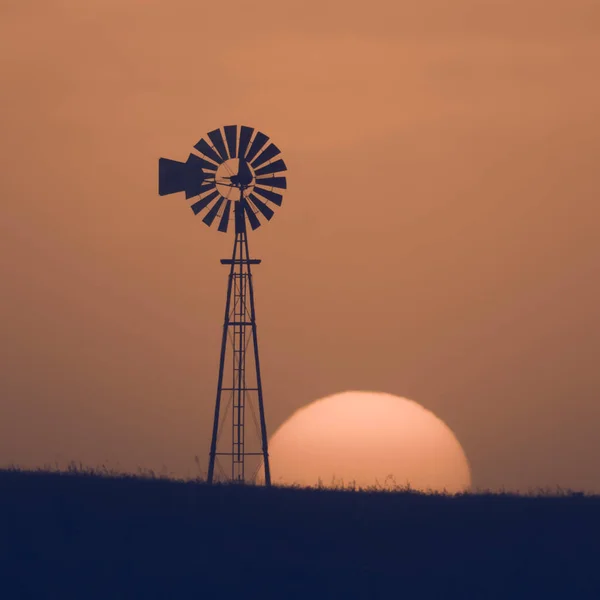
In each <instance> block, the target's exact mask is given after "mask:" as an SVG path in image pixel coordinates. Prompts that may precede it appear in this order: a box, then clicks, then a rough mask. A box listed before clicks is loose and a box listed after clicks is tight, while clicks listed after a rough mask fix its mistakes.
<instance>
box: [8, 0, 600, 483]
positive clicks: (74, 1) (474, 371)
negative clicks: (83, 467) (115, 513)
mask: <svg viewBox="0 0 600 600" xmlns="http://www.w3.org/2000/svg"><path fill="white" fill-rule="evenodd" d="M599 60H600V5H599V4H598V2H597V1H596V0H561V1H557V0H554V1H552V0H546V1H542V0H488V1H485V2H484V1H481V0H456V1H455V2H448V1H447V0H429V1H421V2H410V3H409V2H402V1H401V0H390V1H387V2H384V1H383V0H373V1H371V2H369V3H362V2H361V3H358V2H354V3H353V2H331V1H327V0H319V1H318V2H317V1H314V0H302V1H301V2H300V1H298V2H295V1H290V2H285V3H281V2H275V1H274V0H267V1H266V2H261V3H259V7H258V8H257V7H256V6H255V3H249V2H243V1H241V0H238V1H231V2H228V3H226V4H223V3H218V2H214V3H203V2H198V1H191V0H169V1H168V2H167V1H166V0H161V1H158V0H153V1H149V0H145V1H144V2H142V1H141V0H138V1H134V0H87V1H86V2H81V1H80V0H53V1H42V0H38V1H36V2H34V1H33V0H18V1H17V0H9V1H8V2H3V3H2V4H1V5H0V76H1V81H2V87H1V93H0V131H1V132H2V135H1V136H0V164H1V169H2V177H1V179H0V197H1V198H2V219H0V227H1V229H0V276H1V281H2V282H3V289H2V294H1V295H0V314H1V315H2V336H1V338H0V359H1V360H0V463H2V464H7V463H9V462H15V463H18V464H21V465H27V466H30V465H39V464H43V463H54V462H55V461H59V462H60V463H63V464H64V463H66V462H67V461H69V460H72V459H73V460H81V461H82V462H84V463H87V464H91V465H94V464H100V463H107V464H109V465H110V466H115V467H120V468H126V469H135V468H136V467H137V466H141V467H148V468H155V469H157V470H160V469H161V468H162V466H163V465H165V467H166V469H167V470H168V471H171V472H175V473H178V474H184V475H185V474H187V473H189V474H191V475H195V474H196V467H195V465H194V460H193V457H194V455H199V457H200V461H201V464H202V465H203V466H204V465H205V464H206V457H207V452H208V441H209V435H210V420H211V418H212V411H213V402H214V392H215V385H216V368H217V360H218V349H219V343H220V327H221V320H222V312H223V303H224V297H225V284H226V270H225V268H224V267H222V266H221V265H220V264H219V259H220V258H222V257H225V256H226V255H228V254H229V253H230V245H231V242H232V239H231V237H230V236H223V235H222V234H219V233H217V231H216V229H210V230H209V229H208V228H206V227H205V226H204V224H203V223H202V222H201V220H200V219H198V218H194V217H193V214H192V212H191V211H190V210H189V208H188V207H187V206H186V201H185V199H184V198H183V197H179V196H169V197H162V198H161V197H159V196H158V195H157V186H156V170H157V158H158V157H159V156H167V157H170V158H175V159H181V160H183V159H185V158H186V157H187V154H188V152H189V151H190V150H191V148H192V146H193V144H194V143H196V142H197V141H198V139H199V138H200V137H202V135H204V134H205V133H206V132H207V131H209V130H211V129H214V128H215V127H218V126H220V125H225V124H229V123H240V124H248V125H251V126H254V127H257V128H259V129H261V130H263V131H265V132H266V133H267V134H269V135H270V136H271V137H272V138H273V140H275V141H276V143H277V145H278V146H279V147H280V148H281V149H282V150H283V152H284V156H285V159H286V162H287V163H288V166H289V169H290V170H289V191H288V193H287V195H286V197H285V201H284V206H283V207H282V209H281V210H280V211H278V213H277V216H276V218H275V219H274V220H273V221H272V222H271V223H270V224H269V225H268V226H265V227H264V228H261V229H260V230H258V231H257V232H256V233H255V234H254V235H252V238H251V250H252V252H253V254H255V255H257V256H259V257H260V258H262V259H263V263H262V265H261V266H260V267H258V268H257V271H256V276H255V283H256V286H257V287H256V294H257V311H258V319H259V336H260V342H261V359H262V363H263V379H264V385H265V401H266V408H267V418H268V425H269V429H270V431H271V432H274V431H275V428H276V427H277V426H279V425H280V424H281V423H282V422H283V421H284V420H285V419H286V418H287V417H288V416H289V415H290V414H291V413H292V412H293V411H294V410H295V409H297V408H298V407H299V406H302V405H304V404H306V403H308V402H310V401H311V400H313V399H316V398H319V397H322V396H324V395H327V394H329V393H334V392H338V391H343V390H345V389H369V390H380V391H385V392H390V393H394V394H399V395H402V396H406V397H409V398H413V399H414V400H416V401H418V402H419V403H421V404H423V405H424V406H425V407H427V408H428V409H430V410H432V411H433V412H434V413H435V414H437V415H438V416H440V418H442V419H443V420H444V421H445V422H446V423H447V424H448V425H449V426H450V427H451V428H452V429H453V431H454V432H455V433H456V435H457V437H458V439H459V440H460V442H461V444H462V445H463V447H464V449H465V451H466V453H467V455H468V457H469V460H470V462H471V466H472V468H473V477H474V484H475V485H476V486H481V487H500V486H506V487H508V488H519V489H528V488H530V487H536V486H554V485H556V484H559V485H561V486H564V487H568V486H571V487H575V488H585V489H590V490H591V489H593V490H596V491H600V464H599V457H600V437H598V435H597V431H598V426H599V424H600V402H599V396H600V369H599V368H598V356H599V355H600V326H599V321H598V316H597V315H598V307H599V306H600V278H599V277H598V275H599V274H598V270H599V267H598V265H599V264H600V262H599V261H600V241H599V240H598V236H597V229H598V217H599V216H600V208H599V198H600V193H599V192H600V172H599V170H598V156H599V155H600V83H599V80H598V65H599Z"/></svg>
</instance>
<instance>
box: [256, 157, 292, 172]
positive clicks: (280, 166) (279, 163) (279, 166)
mask: <svg viewBox="0 0 600 600" xmlns="http://www.w3.org/2000/svg"><path fill="white" fill-rule="evenodd" d="M282 171H287V166H286V164H285V163H284V162H283V160H281V158H280V159H279V160H276V161H275V162H273V163H271V164H269V165H267V166H266V167H261V168H260V169H258V170H257V171H254V174H255V175H256V176H257V177H260V176H261V175H270V174H271V173H280V172H282Z"/></svg>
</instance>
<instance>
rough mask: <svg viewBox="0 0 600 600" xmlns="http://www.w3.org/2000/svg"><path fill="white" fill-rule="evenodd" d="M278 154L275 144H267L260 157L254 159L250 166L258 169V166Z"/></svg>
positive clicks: (279, 151)
mask: <svg viewBox="0 0 600 600" xmlns="http://www.w3.org/2000/svg"><path fill="white" fill-rule="evenodd" d="M280 153H281V150H280V149H279V148H278V147H277V146H276V145H275V144H269V145H268V146H267V147H266V149H265V150H264V151H263V152H262V153H261V155H260V156H259V157H258V158H255V159H254V160H253V161H252V163H251V164H252V166H253V167H254V168H256V167H260V165H262V164H264V163H266V162H267V161H268V160H271V159H272V158H273V157H274V156H277V155H278V154H280Z"/></svg>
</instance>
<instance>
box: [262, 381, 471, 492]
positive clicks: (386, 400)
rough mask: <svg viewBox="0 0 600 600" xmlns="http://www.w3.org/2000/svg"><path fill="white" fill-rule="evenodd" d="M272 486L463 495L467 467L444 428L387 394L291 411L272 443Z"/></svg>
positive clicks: (348, 395) (352, 396) (341, 397)
mask: <svg viewBox="0 0 600 600" xmlns="http://www.w3.org/2000/svg"><path fill="white" fill-rule="evenodd" d="M269 455H270V462H271V474H272V481H273V483H275V484H284V485H285V484H288V485H290V484H299V485H308V486H314V485H318V484H321V485H324V486H348V485H356V486H357V487H370V486H382V487H386V488H390V487H396V486H406V485H407V484H408V485H410V487H411V488H412V489H417V490H434V491H444V490H445V491H447V492H451V493H455V492H461V491H465V490H467V489H469V488H470V486H471V474H470V469H469V463H468V461H467V458H466V456H465V453H464V451H463V449H462V447H461V445H460V443H459V442H458V440H457V439H456V437H455V436H454V434H453V433H452V431H451V430H450V429H449V428H448V426H447V425H446V424H445V423H444V422H443V421H441V420H440V419H439V418H438V417H436V416H435V415H434V414H433V413H432V412H430V411H428V410H427V409H425V408H423V407H422V406H421V405H419V404H417V403H416V402H413V401H412V400H407V399H406V398H400V397H398V396H393V395H391V394H384V393H378V392H344V393H341V394H336V395H333V396H329V397H327V398H323V399H320V400H317V401H315V402H313V403H311V404H309V405H308V406H305V407H303V408H301V409H299V410H298V411H296V412H295V413H294V414H293V415H292V416H291V417H290V418H289V419H288V420H287V421H286V422H285V423H284V424H283V425H282V426H281V427H280V428H279V429H278V430H277V431H276V432H275V434H274V435H273V437H272V439H271V441H270V446H269Z"/></svg>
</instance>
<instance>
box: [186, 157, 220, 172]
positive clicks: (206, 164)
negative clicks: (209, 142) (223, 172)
mask: <svg viewBox="0 0 600 600" xmlns="http://www.w3.org/2000/svg"><path fill="white" fill-rule="evenodd" d="M188 163H190V164H192V163H193V164H196V165H198V166H199V167H200V168H201V169H206V170H207V171H216V170H217V165H215V164H213V163H211V162H208V161H207V160H204V159H203V158H200V157H199V156H197V155H196V154H190V155H189V157H188Z"/></svg>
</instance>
